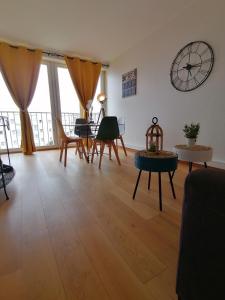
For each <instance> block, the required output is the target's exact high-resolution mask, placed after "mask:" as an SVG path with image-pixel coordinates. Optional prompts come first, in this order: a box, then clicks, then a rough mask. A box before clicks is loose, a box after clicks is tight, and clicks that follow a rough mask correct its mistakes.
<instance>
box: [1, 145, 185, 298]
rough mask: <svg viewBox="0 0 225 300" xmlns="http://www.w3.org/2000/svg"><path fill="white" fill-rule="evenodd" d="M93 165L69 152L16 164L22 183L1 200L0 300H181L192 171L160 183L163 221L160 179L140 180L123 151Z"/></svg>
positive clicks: (182, 168)
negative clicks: (63, 158) (63, 159)
mask: <svg viewBox="0 0 225 300" xmlns="http://www.w3.org/2000/svg"><path fill="white" fill-rule="evenodd" d="M112 158H113V159H112V161H110V160H109V159H108V156H104V158H103V161H102V169H101V170H99V169H98V158H96V159H95V161H94V164H87V163H86V162H85V160H80V159H79V157H78V156H75V154H74V149H69V150H68V160H67V167H66V168H64V166H63V164H62V163H60V162H59V152H58V151H45V152H44V151H43V152H38V153H35V154H34V155H32V156H24V155H22V154H14V155H12V156H11V159H12V164H13V166H14V167H15V169H16V177H15V178H14V180H13V181H12V183H10V185H9V186H8V187H7V190H8V193H9V195H10V198H11V199H10V200H9V201H7V202H6V201H5V196H4V193H2V191H0V247H1V248H0V249H1V250H0V299H3V300H14V299H18V300H66V299H68V300H77V299H78V300H88V299H91V300H97V299H101V300H139V299H143V300H148V299H149V300H175V299H176V295H175V278H176V266H177V257H178V243H179V231H180V219H181V209H182V202H183V185H184V180H185V177H186V175H187V172H188V170H187V166H186V165H184V164H179V167H178V170H177V172H176V174H175V176H174V186H175V191H176V195H177V199H176V200H174V199H173V197H172V194H171V190H170V185H169V181H168V174H163V175H162V188H163V208H164V209H163V212H160V211H159V209H158V181H157V174H153V175H152V182H151V190H150V191H148V190H147V180H148V174H147V172H145V173H144V174H143V176H142V179H141V182H140V185H139V188H138V192H137V196H136V199H135V201H133V200H132V193H133V188H134V184H135V181H136V177H137V170H136V169H135V167H134V162H133V158H134V153H133V152H130V151H128V157H125V156H124V155H123V152H121V151H120V159H121V164H122V165H121V166H118V165H117V163H116V160H115V157H114V156H113V157H112Z"/></svg>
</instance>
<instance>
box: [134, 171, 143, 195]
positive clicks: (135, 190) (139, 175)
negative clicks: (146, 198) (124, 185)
mask: <svg viewBox="0 0 225 300" xmlns="http://www.w3.org/2000/svg"><path fill="white" fill-rule="evenodd" d="M141 172H142V170H140V171H139V174H138V178H137V182H136V185H135V189H134V193H133V199H134V198H135V195H136V192H137V187H138V184H139V180H140V177H141Z"/></svg>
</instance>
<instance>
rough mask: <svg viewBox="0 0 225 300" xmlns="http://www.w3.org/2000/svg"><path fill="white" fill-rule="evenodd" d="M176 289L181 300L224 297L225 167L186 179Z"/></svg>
mask: <svg viewBox="0 0 225 300" xmlns="http://www.w3.org/2000/svg"><path fill="white" fill-rule="evenodd" d="M176 292H177V295H178V299H181V300H225V171H224V170H217V169H209V168H208V169H199V170H197V171H194V172H192V173H190V174H189V175H188V176H187V178H186V182H185V195H184V203H183V213H182V226H181V235H180V252H179V259H178V271H177V286H176Z"/></svg>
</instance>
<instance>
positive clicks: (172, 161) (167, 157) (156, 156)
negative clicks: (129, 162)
mask: <svg viewBox="0 0 225 300" xmlns="http://www.w3.org/2000/svg"><path fill="white" fill-rule="evenodd" d="M177 161H178V157H177V154H176V153H173V152H169V151H159V152H149V151H146V150H141V151H138V152H136V153H135V166H136V168H138V169H139V170H140V171H139V174H138V178H137V182H136V185H135V189H134V193H133V199H134V198H135V195H136V192H137V188H138V184H139V180H140V177H141V173H142V171H148V172H149V176H148V190H150V183H151V172H157V173H158V183H159V209H160V211H162V186H161V172H168V174H169V180H170V185H171V189H172V193H173V197H174V199H176V195H175V190H174V186H173V178H172V175H171V173H170V172H175V170H176V169H177Z"/></svg>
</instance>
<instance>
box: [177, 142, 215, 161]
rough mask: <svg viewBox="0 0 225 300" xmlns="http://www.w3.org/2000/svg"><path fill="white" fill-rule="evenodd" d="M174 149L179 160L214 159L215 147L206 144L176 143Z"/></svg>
mask: <svg viewBox="0 0 225 300" xmlns="http://www.w3.org/2000/svg"><path fill="white" fill-rule="evenodd" d="M174 151H175V152H176V153H177V155H178V159H179V160H185V161H190V162H207V161H211V160H212V154H213V149H212V148H211V147H207V146H204V145H193V146H188V145H176V146H175V147H174Z"/></svg>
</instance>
